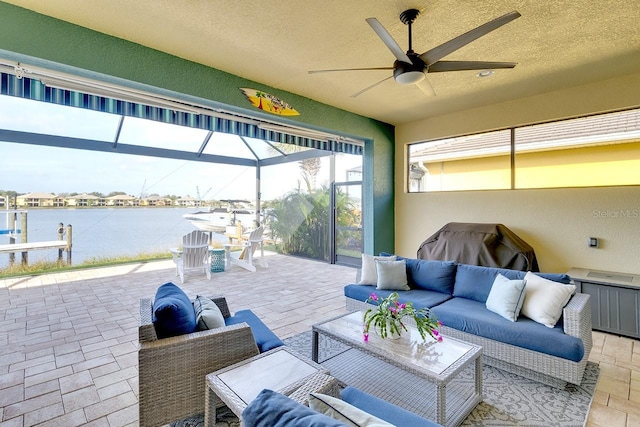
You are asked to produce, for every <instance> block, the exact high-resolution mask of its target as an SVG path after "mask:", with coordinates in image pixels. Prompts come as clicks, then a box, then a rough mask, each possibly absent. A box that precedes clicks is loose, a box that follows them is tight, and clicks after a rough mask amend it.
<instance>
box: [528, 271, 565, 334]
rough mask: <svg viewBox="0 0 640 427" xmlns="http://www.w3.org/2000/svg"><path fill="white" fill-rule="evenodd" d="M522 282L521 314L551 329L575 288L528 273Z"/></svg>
mask: <svg viewBox="0 0 640 427" xmlns="http://www.w3.org/2000/svg"><path fill="white" fill-rule="evenodd" d="M524 280H525V281H526V282H527V285H526V286H525V287H524V304H522V311H521V313H522V314H524V315H525V316H527V317H528V318H529V319H531V320H534V321H536V322H538V323H542V324H543V325H545V326H547V327H549V328H553V327H554V326H555V325H556V323H558V320H559V319H560V316H562V310H563V309H564V306H565V305H567V303H568V302H569V299H570V298H571V295H573V293H574V292H575V290H576V287H575V286H574V285H565V284H562V283H558V282H554V281H553V280H549V279H545V278H544V277H540V276H538V275H537V274H533V273H532V272H530V271H528V272H527V274H526V275H525V276H524Z"/></svg>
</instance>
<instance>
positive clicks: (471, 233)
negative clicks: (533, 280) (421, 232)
mask: <svg viewBox="0 0 640 427" xmlns="http://www.w3.org/2000/svg"><path fill="white" fill-rule="evenodd" d="M418 258H420V259H427V260H441V261H456V262H459V263H462V264H471V265H482V266H487V267H500V268H509V269H513V270H522V271H540V270H539V267H538V260H537V259H536V254H535V252H534V250H533V248H532V247H531V246H530V245H529V244H528V243H527V242H525V241H524V240H522V239H521V238H520V237H518V235H517V234H515V233H514V232H513V231H511V230H509V229H508V228H507V227H505V226H504V225H502V224H476V223H459V222H450V223H448V224H447V225H445V226H444V227H442V228H441V229H440V230H438V231H437V232H436V233H435V234H433V235H432V236H431V237H429V238H428V239H427V240H425V241H424V242H422V244H421V245H420V248H419V249H418Z"/></svg>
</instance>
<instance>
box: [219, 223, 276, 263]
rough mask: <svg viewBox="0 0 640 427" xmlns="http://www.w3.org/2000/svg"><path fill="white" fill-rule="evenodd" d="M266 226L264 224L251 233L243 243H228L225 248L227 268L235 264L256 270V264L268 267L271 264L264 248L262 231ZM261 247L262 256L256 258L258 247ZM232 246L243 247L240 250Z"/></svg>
mask: <svg viewBox="0 0 640 427" xmlns="http://www.w3.org/2000/svg"><path fill="white" fill-rule="evenodd" d="M263 231H264V228H263V227H262V226H260V227H258V228H256V229H255V230H253V231H252V232H251V233H250V234H249V238H248V239H247V240H246V241H243V242H242V243H238V244H234V243H226V244H224V245H223V246H224V248H225V250H226V266H227V268H228V267H230V266H231V264H235V265H237V266H239V267H242V268H244V269H245V270H249V271H252V272H255V271H256V265H259V266H261V267H268V266H269V265H268V264H267V262H266V261H265V260H264V249H263V246H262V242H263V240H262V233H263ZM258 247H259V248H260V258H259V259H255V257H254V254H255V252H256V249H258ZM232 248H241V250H238V251H232V250H231V249H232Z"/></svg>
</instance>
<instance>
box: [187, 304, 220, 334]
mask: <svg viewBox="0 0 640 427" xmlns="http://www.w3.org/2000/svg"><path fill="white" fill-rule="evenodd" d="M193 309H194V311H195V313H196V323H197V324H198V330H199V331H205V330H207V329H215V328H222V327H223V326H225V323H224V316H223V315H222V312H221V311H220V308H219V307H218V305H217V304H216V303H215V302H213V300H211V299H210V298H207V297H203V296H200V295H198V296H197V297H196V299H195V301H193Z"/></svg>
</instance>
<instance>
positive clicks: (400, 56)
mask: <svg viewBox="0 0 640 427" xmlns="http://www.w3.org/2000/svg"><path fill="white" fill-rule="evenodd" d="M366 21H367V23H368V24H369V25H370V26H371V28H373V31H375V32H376V34H377V35H378V37H380V39H381V40H382V42H383V43H384V44H385V45H387V47H388V48H389V50H390V51H391V52H392V53H393V55H394V56H395V57H396V59H397V60H398V61H402V62H406V63H407V64H411V63H412V62H411V59H409V57H408V56H407V54H406V53H405V52H404V51H403V50H402V48H400V45H398V43H397V42H396V41H395V40H394V39H393V37H391V34H389V33H388V32H387V30H386V29H385V28H384V27H383V26H382V24H381V23H380V22H379V21H378V20H377V19H376V18H367V19H366Z"/></svg>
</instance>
